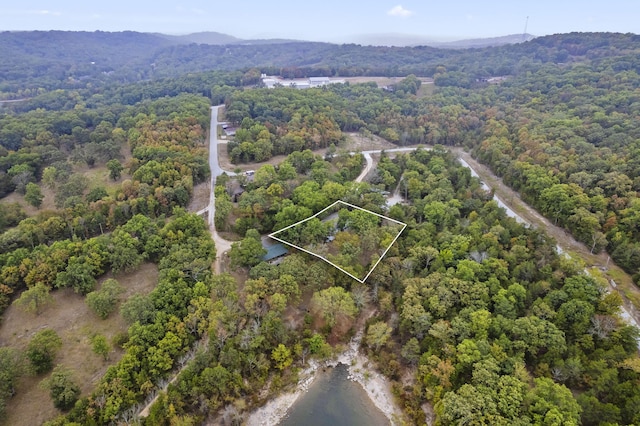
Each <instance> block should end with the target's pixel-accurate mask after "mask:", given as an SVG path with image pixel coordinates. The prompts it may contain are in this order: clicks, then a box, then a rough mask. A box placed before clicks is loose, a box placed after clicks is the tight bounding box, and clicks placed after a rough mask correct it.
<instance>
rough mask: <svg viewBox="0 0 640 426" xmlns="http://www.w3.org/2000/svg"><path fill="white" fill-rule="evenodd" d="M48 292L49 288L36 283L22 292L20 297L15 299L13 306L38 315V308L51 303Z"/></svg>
mask: <svg viewBox="0 0 640 426" xmlns="http://www.w3.org/2000/svg"><path fill="white" fill-rule="evenodd" d="M49 291H50V289H49V286H47V285H46V284H44V283H41V282H38V283H36V285H34V286H33V287H31V288H30V289H28V290H25V291H24V292H22V294H21V295H20V297H19V298H17V299H16V300H15V301H14V302H13V304H14V305H16V306H18V307H19V308H21V309H22V310H24V311H25V312H30V313H33V314H36V315H40V308H41V307H42V306H43V305H45V304H47V303H51V302H53V297H51V295H50V294H49Z"/></svg>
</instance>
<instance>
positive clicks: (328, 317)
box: [311, 287, 358, 327]
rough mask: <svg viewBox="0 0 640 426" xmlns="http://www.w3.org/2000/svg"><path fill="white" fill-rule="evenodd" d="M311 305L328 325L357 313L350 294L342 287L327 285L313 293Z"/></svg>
mask: <svg viewBox="0 0 640 426" xmlns="http://www.w3.org/2000/svg"><path fill="white" fill-rule="evenodd" d="M311 305H312V306H313V309H314V311H315V312H317V313H319V314H320V315H321V316H322V318H323V319H324V320H325V321H326V323H327V325H328V326H329V327H333V326H334V325H335V324H336V321H337V320H338V319H339V318H341V317H344V318H353V317H354V316H355V315H356V314H357V313H358V308H356V305H355V303H354V302H353V298H352V297H351V294H349V293H348V292H347V291H346V290H345V289H344V288H342V287H329V288H327V289H324V290H320V291H318V292H315V293H313V297H312V298H311Z"/></svg>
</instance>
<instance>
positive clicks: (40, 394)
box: [0, 263, 158, 426]
mask: <svg viewBox="0 0 640 426" xmlns="http://www.w3.org/2000/svg"><path fill="white" fill-rule="evenodd" d="M107 278H116V279H117V280H118V282H119V283H120V284H121V285H122V286H123V287H124V288H125V292H124V293H123V294H122V295H121V300H126V299H127V298H129V297H131V296H132V295H134V294H137V293H141V294H147V293H149V292H150V291H151V290H152V289H153V288H154V287H155V285H156V283H157V282H158V267H157V266H156V265H155V264H153V263H145V264H142V265H141V266H140V267H139V268H138V269H137V270H136V271H133V272H130V273H128V274H120V275H118V276H115V277H113V276H112V275H111V274H107V275H106V276H104V277H103V278H102V279H100V280H99V284H102V282H103V281H104V280H106V279H107ZM51 295H52V297H53V302H52V303H50V304H48V305H46V306H44V307H43V309H42V312H41V313H40V315H38V316H36V315H34V314H29V313H26V312H23V311H21V310H20V309H18V308H17V307H15V306H9V308H8V309H7V310H6V311H5V313H4V315H3V321H2V324H1V325H0V346H11V347H15V348H19V349H21V350H24V349H25V348H26V347H27V345H28V343H29V341H30V339H31V337H32V336H33V335H34V334H35V333H36V332H38V331H40V330H42V329H44V328H50V329H53V330H55V332H56V333H58V335H59V336H60V338H61V339H62V342H63V343H62V348H61V349H60V351H59V352H58V355H57V357H56V360H55V362H54V364H63V365H65V366H66V367H67V368H69V369H70V370H71V371H72V372H73V380H74V381H75V382H76V383H77V384H78V385H79V386H80V389H81V391H82V395H83V396H84V395H87V394H89V393H90V392H91V391H92V390H93V389H94V387H95V385H96V384H97V383H98V381H99V380H100V378H101V377H102V376H103V374H104V372H105V371H106V369H107V367H108V366H109V365H112V364H114V363H116V362H117V361H118V360H119V359H120V357H121V356H122V351H121V350H116V349H114V350H112V352H111V353H110V359H109V361H104V360H103V359H102V357H100V356H99V355H96V354H95V353H93V351H92V349H91V343H90V341H89V339H90V338H91V337H92V336H93V335H95V334H97V333H99V334H103V335H104V336H105V337H106V338H107V340H108V341H109V342H111V339H112V338H113V337H114V336H115V335H116V334H118V333H125V332H126V331H127V328H128V326H127V324H126V323H125V321H124V319H123V318H122V317H121V316H120V315H119V313H118V312H117V311H116V312H114V313H113V314H111V316H109V318H107V319H106V320H101V319H100V318H98V316H97V315H95V314H94V313H93V312H92V311H91V310H90V309H89V307H88V306H87V304H86V303H85V300H84V299H85V298H84V297H83V296H81V295H78V294H76V293H74V292H73V290H72V289H63V290H54V291H52V293H51ZM47 377H49V374H45V375H42V376H37V377H34V376H25V377H23V378H21V379H20V381H19V384H18V386H17V391H16V394H15V396H14V397H13V398H11V399H10V400H9V401H8V406H7V414H8V415H7V418H6V419H4V421H2V420H1V419H0V424H5V425H16V426H22V425H24V426H30V425H34V424H42V423H43V422H44V421H46V420H49V419H51V418H53V417H55V416H56V415H57V414H58V413H59V411H58V410H57V409H56V408H55V407H54V406H53V403H52V402H51V398H50V397H49V393H48V391H45V390H42V389H40V387H39V386H38V385H39V383H40V382H41V381H42V380H43V379H45V378H47Z"/></svg>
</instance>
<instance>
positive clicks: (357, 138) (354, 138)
mask: <svg viewBox="0 0 640 426" xmlns="http://www.w3.org/2000/svg"><path fill="white" fill-rule="evenodd" d="M345 135H346V136H347V142H346V144H345V146H344V149H346V150H347V151H349V152H357V151H375V150H378V149H393V148H398V145H394V144H392V143H391V142H389V141H387V140H386V139H382V138H381V137H380V136H376V135H374V134H371V135H368V136H364V135H363V134H361V133H355V132H352V133H345Z"/></svg>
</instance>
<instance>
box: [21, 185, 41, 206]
mask: <svg viewBox="0 0 640 426" xmlns="http://www.w3.org/2000/svg"><path fill="white" fill-rule="evenodd" d="M24 200H25V201H26V202H27V203H29V204H31V205H32V206H33V207H35V208H40V206H41V205H42V200H44V195H42V191H41V190H40V187H39V186H38V185H36V184H35V183H33V182H29V183H28V184H27V186H26V187H25V193H24Z"/></svg>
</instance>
